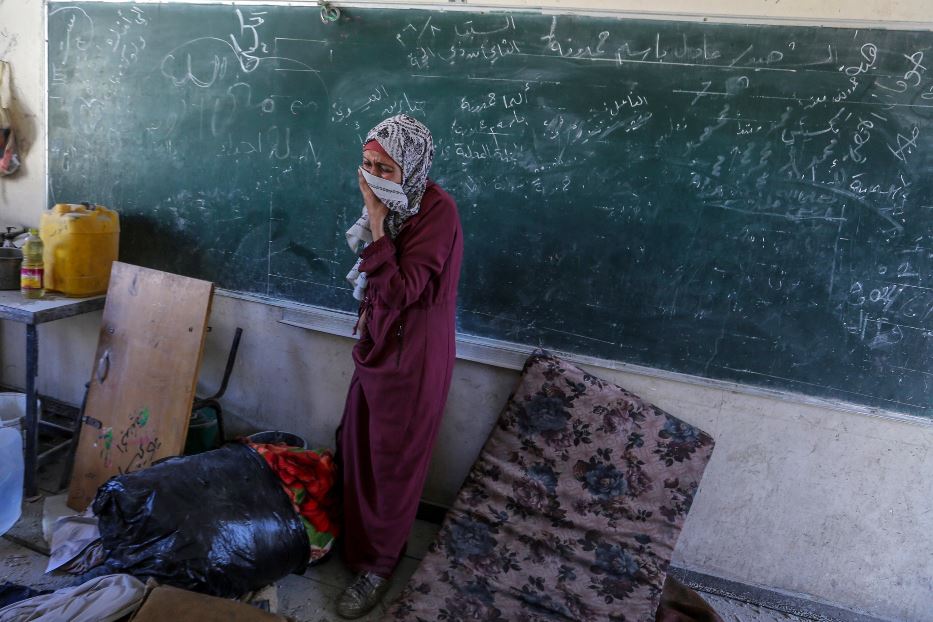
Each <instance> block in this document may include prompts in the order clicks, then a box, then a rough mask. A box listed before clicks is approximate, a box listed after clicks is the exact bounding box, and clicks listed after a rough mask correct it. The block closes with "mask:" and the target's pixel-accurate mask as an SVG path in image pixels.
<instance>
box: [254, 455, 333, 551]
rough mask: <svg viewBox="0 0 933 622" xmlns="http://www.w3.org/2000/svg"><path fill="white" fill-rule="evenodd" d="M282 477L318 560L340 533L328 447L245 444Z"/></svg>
mask: <svg viewBox="0 0 933 622" xmlns="http://www.w3.org/2000/svg"><path fill="white" fill-rule="evenodd" d="M248 445H249V446H250V447H252V448H253V449H255V450H256V451H257V452H258V453H259V455H260V456H262V457H263V458H265V460H266V462H267V463H268V465H269V467H270V468H271V469H272V471H273V472H274V473H275V474H276V475H278V477H279V479H280V480H282V488H284V489H285V493H286V494H287V495H288V498H289V499H291V502H292V505H294V506H295V509H296V510H297V511H298V514H299V515H300V516H301V519H302V522H303V523H304V525H305V530H306V531H307V532H308V541H309V542H310V543H311V563H314V562H317V561H319V560H321V559H322V558H323V557H324V556H325V555H326V554H327V553H328V552H329V551H330V549H331V545H332V543H333V541H334V538H336V537H337V535H338V534H339V525H338V524H337V521H336V514H337V511H336V509H337V508H336V507H335V505H336V503H335V495H334V492H335V490H334V484H335V480H336V478H337V468H336V464H335V462H334V457H333V455H331V452H330V450H327V449H324V450H319V451H315V450H310V449H301V448H298V447H288V446H286V445H285V444H284V443H279V444H272V443H248Z"/></svg>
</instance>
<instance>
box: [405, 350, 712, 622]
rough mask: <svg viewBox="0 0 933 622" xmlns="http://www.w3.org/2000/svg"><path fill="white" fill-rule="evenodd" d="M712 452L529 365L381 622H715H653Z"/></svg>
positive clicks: (636, 410)
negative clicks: (384, 621) (422, 555)
mask: <svg viewBox="0 0 933 622" xmlns="http://www.w3.org/2000/svg"><path fill="white" fill-rule="evenodd" d="M712 451H713V439H712V437H710V436H709V435H708V434H706V433H705V432H703V431H702V430H700V429H698V428H696V427H694V426H692V425H689V424H687V423H685V422H684V421H681V420H680V419H677V418H676V417H673V416H671V415H669V414H667V413H666V412H664V411H662V410H660V409H658V408H656V407H655V406H653V405H651V404H649V403H647V402H645V401H644V400H642V399H640V398H638V397H636V396H635V395H632V394H631V393H629V392H628V391H626V390H625V389H623V388H621V387H618V386H616V385H613V384H610V383H608V382H605V381H603V380H600V379H599V378H597V377H595V376H593V375H592V374H590V373H587V372H585V371H583V370H582V369H580V368H578V367H575V366H574V365H571V364H568V363H566V362H564V361H562V360H560V359H557V358H555V357H553V356H550V355H548V354H546V353H543V352H536V353H535V354H534V355H532V356H531V358H529V359H528V361H527V363H526V364H525V368H524V370H523V373H522V378H521V381H520V383H519V386H518V387H517V388H516V390H515V392H514V393H513V394H512V396H511V397H510V398H509V401H508V403H507V405H506V407H505V410H504V411H503V412H502V414H501V416H500V418H499V421H498V424H497V425H496V427H495V428H494V429H493V431H492V433H491V434H490V436H489V439H488V440H487V442H486V445H485V446H484V447H483V450H482V452H481V454H480V456H479V458H478V460H477V461H476V463H475V464H474V466H473V468H472V470H471V472H470V474H469V476H468V477H467V479H466V481H465V482H464V484H463V487H462V488H461V489H460V492H459V494H458V496H457V499H456V502H455V503H454V506H453V508H452V509H451V510H450V511H449V512H448V514H447V517H446V519H445V521H444V524H443V526H442V527H441V530H440V531H439V532H438V535H437V538H436V539H435V541H434V542H433V543H432V544H431V546H430V549H429V552H428V554H427V555H426V556H425V558H424V560H423V561H422V563H421V565H420V567H419V568H418V570H417V571H416V572H415V574H414V575H413V576H412V578H411V580H410V582H409V583H408V584H407V586H406V587H405V589H404V590H403V592H402V594H401V595H400V596H399V598H398V600H396V601H395V603H394V604H393V606H392V607H391V608H390V610H389V615H388V618H387V619H390V620H395V621H398V622H402V621H405V622H422V621H427V620H447V621H449V620H458V621H467V620H477V621H480V620H482V621H485V622H505V621H507V620H568V621H571V620H588V621H597V620H606V621H612V622H617V621H622V620H626V621H629V622H632V621H651V620H655V618H656V616H658V619H663V620H668V621H674V620H677V621H679V622H680V621H686V620H718V616H716V614H715V612H713V611H712V610H711V609H709V608H708V607H706V608H705V611H704V612H701V613H700V614H698V615H696V616H691V617H687V616H681V617H677V615H679V613H678V612H677V611H676V608H677V603H676V602H672V601H671V600H670V599H667V600H666V606H668V607H669V608H670V609H669V610H668V611H667V614H669V615H668V617H666V618H662V617H661V616H662V615H663V614H665V611H664V610H661V611H659V605H660V604H661V598H662V589H663V588H664V585H665V579H666V577H667V569H668V565H669V563H670V560H671V556H672V554H673V551H674V546H675V544H676V542H677V536H678V534H679V533H680V530H681V528H682V526H683V523H684V519H685V518H686V516H687V512H688V511H689V509H690V506H691V504H692V503H693V499H694V496H695V495H696V494H697V491H698V489H699V486H700V479H701V478H702V476H703V472H704V470H705V468H706V465H707V463H708V462H709V460H710V457H711V455H712ZM699 602H700V603H703V601H702V600H700V601H699ZM691 605H695V602H694V603H691ZM700 608H701V609H703V607H702V606H701V607H700ZM687 610H688V611H689V608H688V609H687ZM704 616H705V617H704Z"/></svg>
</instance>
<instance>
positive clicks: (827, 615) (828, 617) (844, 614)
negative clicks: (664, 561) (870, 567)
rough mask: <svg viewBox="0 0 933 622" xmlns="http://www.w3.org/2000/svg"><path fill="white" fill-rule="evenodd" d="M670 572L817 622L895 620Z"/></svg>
mask: <svg viewBox="0 0 933 622" xmlns="http://www.w3.org/2000/svg"><path fill="white" fill-rule="evenodd" d="M668 574H670V575H671V576H673V577H674V578H676V579H677V580H679V581H680V582H681V583H683V584H685V585H687V586H688V587H690V588H692V589H694V590H697V591H698V592H705V593H707V594H715V595H717V596H723V597H726V598H730V599H733V600H738V601H742V602H746V603H749V604H752V605H757V606H760V607H766V608H768V609H773V610H775V611H780V612H781V613H787V614H790V615H793V616H797V617H801V618H807V619H811V620H817V621H818V622H896V621H892V620H890V619H886V618H876V617H874V616H870V615H867V614H864V613H859V612H857V611H851V610H849V609H845V608H843V607H840V606H838V605H832V604H829V603H823V602H820V601H817V600H813V599H812V598H809V597H806V596H804V595H794V594H791V593H788V592H782V591H779V590H774V589H771V588H766V587H761V586H756V585H750V584H747V583H740V582H738V581H731V580H729V579H723V578H721V577H717V576H714V575H709V574H705V573H702V572H696V571H693V570H689V569H687V568H680V567H678V566H673V565H671V566H670V567H669V568H668Z"/></svg>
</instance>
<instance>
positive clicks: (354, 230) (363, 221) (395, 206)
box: [347, 114, 434, 300]
mask: <svg viewBox="0 0 933 622" xmlns="http://www.w3.org/2000/svg"><path fill="white" fill-rule="evenodd" d="M371 140H375V141H377V142H378V143H379V144H380V145H381V146H382V148H383V149H385V151H386V153H388V154H389V157H390V158H392V159H393V160H395V163H396V164H398V165H399V166H400V167H402V184H401V192H402V193H404V196H400V193H399V192H398V190H399V188H398V184H394V183H392V182H386V181H385V180H383V179H381V178H379V177H374V176H372V175H369V174H368V173H366V172H365V171H362V172H363V177H364V178H365V179H366V181H367V183H369V187H370V188H371V189H372V191H373V193H374V194H375V195H376V196H377V197H378V198H379V200H380V201H382V202H383V203H385V206H386V207H387V208H389V214H388V216H386V220H385V228H386V234H387V235H388V236H389V237H390V238H392V239H395V238H396V237H398V232H399V231H400V230H401V228H402V226H403V225H404V224H405V221H406V220H408V219H409V218H411V217H412V216H414V215H415V214H417V213H418V210H420V209H421V198H422V197H423V196H424V191H425V188H426V187H427V185H428V173H429V172H430V171H431V163H432V162H433V161H434V140H433V139H432V138H431V131H430V130H428V128H426V127H425V126H424V124H422V123H421V122H420V121H418V120H417V119H415V118H414V117H410V116H408V115H407V114H400V115H396V116H394V117H389V118H388V119H386V120H385V121H382V122H381V123H379V125H377V126H376V127H374V128H373V129H371V130H370V131H369V133H368V134H367V135H366V140H365V141H363V144H364V145H365V144H366V143H368V142H369V141H371ZM361 170H362V169H361ZM372 241H373V234H372V231H371V230H370V228H369V215H368V214H367V213H366V206H363V215H362V216H360V218H359V219H358V220H357V221H356V222H355V223H354V224H353V226H352V227H350V228H349V229H348V230H347V243H348V244H349V245H350V249H351V250H352V251H354V252H356V250H357V248H359V246H360V244H362V245H363V247H364V248H365V246H366V245H367V244H369V243H370V242H372ZM361 262H362V260H361V259H358V260H357V262H356V264H354V266H353V268H352V269H351V270H350V272H349V273H347V280H348V281H349V282H350V284H351V285H353V297H354V298H356V299H357V300H362V299H363V297H364V292H365V289H366V273H364V272H360V270H359V268H360V263H361Z"/></svg>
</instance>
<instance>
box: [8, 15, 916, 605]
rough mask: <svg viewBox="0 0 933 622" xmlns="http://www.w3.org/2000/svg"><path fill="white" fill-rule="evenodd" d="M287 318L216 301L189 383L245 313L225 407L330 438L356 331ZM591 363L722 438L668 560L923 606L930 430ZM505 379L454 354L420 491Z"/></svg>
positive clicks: (46, 332)
mask: <svg viewBox="0 0 933 622" xmlns="http://www.w3.org/2000/svg"><path fill="white" fill-rule="evenodd" d="M495 1H496V0H488V2H487V3H488V4H491V3H492V2H495ZM406 4H411V3H410V2H407V3H406ZM500 4H511V5H522V6H533V5H545V4H546V5H547V6H549V7H552V8H554V7H556V8H560V9H563V10H570V9H569V7H571V6H584V5H585V6H588V7H591V8H595V9H598V10H632V11H641V12H648V11H659V12H664V11H667V12H677V11H681V12H690V13H694V14H696V13H698V12H701V13H703V14H704V15H726V14H731V15H745V16H749V15H758V16H767V17H771V18H815V19H834V20H835V19H860V20H868V21H874V22H882V21H888V20H894V21H898V20H900V21H910V20H912V21H915V22H918V23H919V22H923V21H924V20H929V16H928V13H929V12H930V11H929V8H928V0H910V1H907V0H904V1H896V0H891V1H885V0H864V1H862V2H859V3H857V4H856V3H852V2H850V1H849V0H824V1H819V2H817V1H807V0H746V1H744V2H737V1H727V0H718V1H715V2H711V1H708V2H690V1H688V0H657V1H654V2H650V3H649V2H634V1H629V2H608V1H597V0H590V1H589V2H558V1H554V2H548V3H545V2H536V3H532V2H528V3H524V2H503V3H500ZM43 10H44V4H43V3H42V2H41V0H0V58H3V59H5V60H9V61H11V62H12V63H13V66H14V80H15V83H14V86H15V92H16V97H17V100H18V107H19V112H18V118H19V121H20V123H21V127H22V130H21V131H22V135H23V137H24V138H26V142H27V143H28V144H27V148H26V149H24V155H25V159H24V165H23V170H22V171H21V174H20V175H19V176H17V177H13V178H7V179H0V224H5V223H19V222H25V223H28V224H36V222H37V221H38V217H39V214H40V212H41V210H42V209H43V208H44V207H45V190H44V186H45V169H46V159H45V154H44V143H45V138H44V137H45V128H44V127H43V121H42V120H43V118H44V106H45V104H44V100H43V93H44V86H43V85H44V80H45V77H44V72H43V70H42V67H43V64H44V59H43V56H44V55H43V50H42V41H43V39H44V36H43V25H42V24H43V17H42V16H43ZM28 115H34V116H32V117H30V116H28ZM281 317H282V311H281V309H278V308H276V307H272V306H268V305H263V304H257V303H253V302H245V301H241V300H237V299H232V298H226V297H218V298H216V300H215V304H214V312H213V314H212V317H211V324H212V326H213V329H214V330H213V332H211V333H210V335H209V336H208V340H207V350H206V353H205V363H204V368H203V372H202V386H203V390H202V391H201V393H207V392H210V391H212V390H213V389H214V388H215V387H216V386H217V383H218V382H219V378H220V374H221V372H222V369H223V363H224V358H225V356H226V349H227V347H228V345H229V342H230V339H231V338H232V334H233V331H234V329H235V327H236V326H242V327H244V328H245V331H246V332H245V336H244V341H243V344H242V349H241V352H240V357H239V361H238V364H237V367H236V369H235V371H234V376H233V379H232V382H231V388H230V391H229V392H228V398H227V399H226V400H225V406H226V408H227V410H228V411H230V412H233V413H236V414H237V415H239V416H240V417H241V418H243V419H245V420H247V421H248V422H249V423H250V424H251V425H253V426H255V427H257V428H284V429H289V430H292V431H294V432H297V433H299V434H302V435H304V436H305V437H307V438H308V439H309V440H310V441H312V442H313V443H314V444H330V442H331V439H332V436H333V432H334V428H335V427H336V424H337V422H338V421H339V418H340V415H341V411H342V407H343V398H344V393H345V391H346V386H347V383H348V379H349V375H350V373H351V372H352V364H351V361H350V356H349V351H350V348H351V346H352V341H351V340H349V339H346V338H344V337H337V336H333V335H328V334H323V333H317V332H313V331H309V330H305V329H301V328H295V327H292V326H287V325H284V324H282V323H280V322H279V320H280V318H281ZM98 327H99V314H93V315H90V316H85V317H81V318H73V319H69V320H63V321H60V322H56V323H53V324H47V325H43V326H42V327H40V345H41V349H40V383H39V385H40V390H42V391H43V392H46V393H48V394H51V395H53V396H56V397H59V398H62V399H66V400H69V401H72V402H77V401H79V400H80V396H81V388H82V386H83V383H84V382H85V380H86V379H87V378H88V377H89V376H90V368H91V360H92V358H93V353H94V349H95V345H96V339H97V330H98ZM0 346H2V347H0V370H2V373H0V380H2V381H4V382H13V383H15V384H20V385H21V384H22V382H23V367H24V364H23V358H22V355H21V352H22V351H23V346H24V338H23V331H22V327H21V326H18V325H13V324H10V323H0ZM597 373H599V374H600V375H602V376H604V377H606V378H608V379H611V380H615V381H617V382H620V383H622V384H623V385H624V386H626V387H628V388H629V389H630V390H632V391H634V392H636V393H639V394H641V395H643V396H644V397H646V398H647V399H649V400H652V401H653V402H654V403H656V404H657V405H658V406H660V407H662V408H664V409H666V410H668V411H670V412H671V413H673V414H675V415H677V416H680V417H682V418H684V419H686V420H688V421H690V422H692V423H695V424H697V425H700V426H702V427H703V428H705V429H706V430H708V431H709V432H711V433H712V434H713V435H714V436H715V437H716V441H717V448H716V451H715V453H714V457H713V461H712V462H711V464H710V466H709V469H708V470H707V473H706V476H705V478H704V480H703V484H702V487H701V490H700V493H699V494H698V496H697V499H696V503H695V505H694V508H693V510H692V511H691V514H690V516H689V518H688V521H687V524H686V526H685V528H684V532H683V534H682V536H681V540H680V542H679V545H678V549H677V551H676V555H675V562H676V563H678V564H679V565H682V566H685V567H687V568H690V569H693V570H697V571H700V572H706V573H710V574H715V575H718V576H722V577H724V578H728V579H733V580H737V581H742V582H747V583H752V584H757V585H762V586H766V587H769V588H776V589H782V590H787V591H792V592H798V593H801V594H805V595H809V596H812V597H814V598H818V599H820V600H823V601H827V602H831V603H836V604H839V605H842V606H847V607H851V608H857V609H860V610H863V611H865V612H868V613H872V614H874V615H877V616H880V617H886V618H890V619H896V620H933V561H931V560H933V539H931V538H930V537H929V524H930V519H929V517H930V516H933V495H929V494H928V491H929V489H930V486H929V484H928V479H929V478H928V474H929V473H931V472H933V428H931V427H930V426H925V425H917V424H907V423H899V422H893V421H888V420H880V419H873V418H869V417H866V416H863V415H857V414H851V413H844V412H838V411H835V410H828V409H823V408H817V407H813V406H801V405H799V404H795V403H792V402H786V401H782V400H777V399H767V398H762V397H752V396H749V395H746V394H743V393H742V392H732V391H728V390H722V389H709V388H698V387H697V386H693V385H688V384H683V383H679V382H672V381H663V380H658V379H655V378H651V377H646V376H639V375H634V374H626V373H620V372H609V371H606V370H598V371H597ZM516 378H517V373H516V372H514V371H511V370H503V369H499V368H495V367H490V366H488V365H481V364H477V363H470V362H465V361H459V362H458V364H457V367H456V369H455V375H454V384H453V387H452V389H451V395H450V399H449V402H448V408H447V413H446V415H445V422H444V425H443V428H442V430H441V436H440V439H439V443H438V448H437V450H436V451H435V455H434V460H433V463H432V467H431V472H430V476H429V481H428V485H427V487H426V491H425V497H426V498H427V499H429V500H432V501H436V502H441V503H449V502H450V501H451V499H452V498H453V495H454V494H455V491H456V489H457V488H458V486H459V483H460V481H461V480H462V478H463V477H464V475H465V473H466V471H467V470H468V469H469V467H470V465H471V464H472V462H473V460H474V458H475V456H476V454H477V452H478V451H479V448H480V447H481V446H482V443H483V442H484V440H485V437H486V435H487V433H488V431H489V430H490V429H491V427H492V425H493V423H494V421H495V419H496V416H497V414H498V411H499V409H500V408H501V406H502V404H503V403H504V401H505V399H506V397H507V395H508V393H509V391H510V390H511V388H512V386H514V383H515V380H516Z"/></svg>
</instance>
